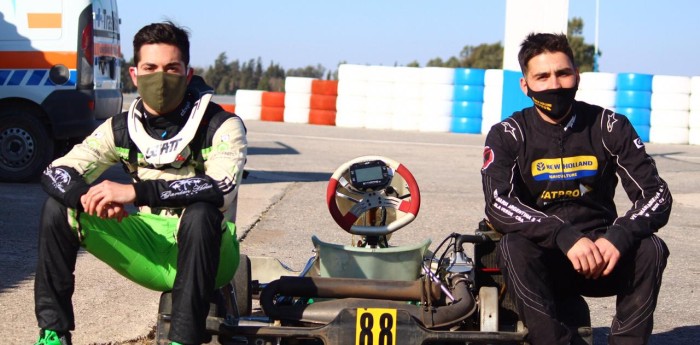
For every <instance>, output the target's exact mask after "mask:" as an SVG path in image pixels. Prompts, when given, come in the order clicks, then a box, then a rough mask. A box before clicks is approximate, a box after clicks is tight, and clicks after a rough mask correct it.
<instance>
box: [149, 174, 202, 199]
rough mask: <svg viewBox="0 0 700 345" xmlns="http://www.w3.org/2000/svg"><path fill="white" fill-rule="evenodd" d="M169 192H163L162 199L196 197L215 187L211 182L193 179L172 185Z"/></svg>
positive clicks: (178, 181)
mask: <svg viewBox="0 0 700 345" xmlns="http://www.w3.org/2000/svg"><path fill="white" fill-rule="evenodd" d="M168 187H170V188H169V189H168V190H166V191H163V192H162V193H161V195H160V197H161V199H163V200H166V199H172V198H176V197H187V196H191V195H195V194H197V193H199V192H201V191H204V190H207V189H211V188H213V187H214V186H213V185H212V184H211V183H209V180H207V179H203V178H198V177H193V178H188V179H184V180H177V181H175V182H173V183H171V184H170V185H169V186H168Z"/></svg>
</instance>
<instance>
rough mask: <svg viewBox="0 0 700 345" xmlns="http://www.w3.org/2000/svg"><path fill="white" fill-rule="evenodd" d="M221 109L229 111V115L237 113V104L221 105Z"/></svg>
mask: <svg viewBox="0 0 700 345" xmlns="http://www.w3.org/2000/svg"><path fill="white" fill-rule="evenodd" d="M219 105H220V106H221V108H223V109H224V110H226V111H228V112H229V113H234V114H235V113H236V105H235V104H219Z"/></svg>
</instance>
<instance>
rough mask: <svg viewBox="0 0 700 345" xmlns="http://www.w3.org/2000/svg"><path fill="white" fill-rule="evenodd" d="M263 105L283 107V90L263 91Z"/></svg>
mask: <svg viewBox="0 0 700 345" xmlns="http://www.w3.org/2000/svg"><path fill="white" fill-rule="evenodd" d="M262 106H263V107H284V92H274V91H265V92H263V94H262Z"/></svg>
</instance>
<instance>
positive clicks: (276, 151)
mask: <svg viewBox="0 0 700 345" xmlns="http://www.w3.org/2000/svg"><path fill="white" fill-rule="evenodd" d="M273 143H274V145H275V146H274V147H261V146H258V147H255V146H248V155H298V154H299V151H297V150H295V149H294V148H293V147H291V146H289V145H287V144H285V143H282V142H279V141H274V142H273Z"/></svg>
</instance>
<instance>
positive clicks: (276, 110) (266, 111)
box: [260, 106, 284, 122]
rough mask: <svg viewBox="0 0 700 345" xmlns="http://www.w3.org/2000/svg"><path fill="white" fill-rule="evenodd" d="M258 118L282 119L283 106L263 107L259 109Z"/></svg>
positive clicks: (280, 120) (265, 119)
mask: <svg viewBox="0 0 700 345" xmlns="http://www.w3.org/2000/svg"><path fill="white" fill-rule="evenodd" d="M260 120H262V121H274V122H282V121H284V107H265V106H263V107H262V108H261V109H260Z"/></svg>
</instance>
